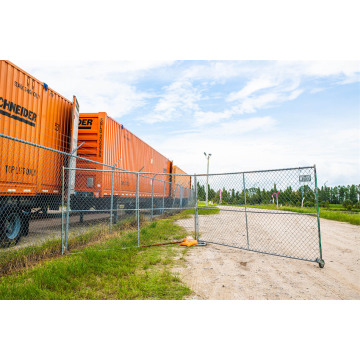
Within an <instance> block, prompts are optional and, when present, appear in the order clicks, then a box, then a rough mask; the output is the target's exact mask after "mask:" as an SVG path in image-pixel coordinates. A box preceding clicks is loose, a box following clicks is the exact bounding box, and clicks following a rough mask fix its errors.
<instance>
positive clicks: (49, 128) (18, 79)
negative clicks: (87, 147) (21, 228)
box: [0, 60, 78, 200]
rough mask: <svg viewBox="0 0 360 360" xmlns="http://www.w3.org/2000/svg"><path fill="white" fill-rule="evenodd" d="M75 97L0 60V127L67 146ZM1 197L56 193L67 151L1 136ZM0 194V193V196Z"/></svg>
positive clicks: (72, 135)
mask: <svg viewBox="0 0 360 360" xmlns="http://www.w3.org/2000/svg"><path fill="white" fill-rule="evenodd" d="M75 104H77V101H76V99H75V97H74V103H72V102H70V101H69V100H67V99H65V98H64V97H63V96H61V95H60V94H58V93H57V92H55V91H54V90H52V89H51V88H49V87H48V86H47V85H46V84H44V83H42V82H40V81H39V80H37V79H35V78H34V77H33V76H31V75H29V74H28V73H27V72H25V71H23V70H21V69H20V68H19V67H17V66H15V65H14V64H12V63H11V62H9V61H6V60H1V61H0V133H1V134H5V135H9V136H12V137H15V138H18V139H21V140H26V141H28V142H32V143H35V144H38V145H43V146H46V147H49V148H51V149H56V150H61V151H64V152H69V151H71V150H72V148H73V146H74V145H76V140H77V125H78V120H77V118H76V113H78V105H77V108H76V106H75ZM0 150H1V151H0V197H1V196H8V195H11V196H20V195H22V196H27V197H29V196H35V195H37V194H42V195H44V196H48V195H50V194H52V195H54V194H59V195H60V192H61V188H62V166H63V165H66V166H67V163H66V161H67V159H66V156H64V155H61V154H58V153H55V152H52V151H48V150H44V149H40V148H37V147H35V146H31V145H27V144H23V143H19V142H16V141H13V140H9V139H5V138H1V137H0ZM0 200H1V198H0Z"/></svg>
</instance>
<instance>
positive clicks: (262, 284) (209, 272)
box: [174, 212, 360, 300]
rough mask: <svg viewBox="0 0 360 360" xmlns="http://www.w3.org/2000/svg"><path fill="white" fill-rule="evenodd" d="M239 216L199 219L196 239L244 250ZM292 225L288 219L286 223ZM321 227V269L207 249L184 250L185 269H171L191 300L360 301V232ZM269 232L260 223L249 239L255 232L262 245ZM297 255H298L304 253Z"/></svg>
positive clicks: (189, 222)
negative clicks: (237, 245) (228, 243)
mask: <svg viewBox="0 0 360 360" xmlns="http://www.w3.org/2000/svg"><path fill="white" fill-rule="evenodd" d="M239 215H242V214H233V213H226V212H221V213H220V214H218V215H203V216H202V215H200V216H199V223H200V239H201V238H203V239H204V240H205V239H206V240H212V239H214V238H216V239H218V241H219V242H221V243H226V241H224V239H225V238H229V237H230V238H232V239H234V238H237V239H239V241H240V244H241V246H243V245H244V244H245V243H246V240H245V238H244V234H243V233H242V231H240V229H243V225H244V224H243V222H242V220H241V219H240V220H239ZM255 215H256V216H260V214H259V215H258V214H255ZM234 216H236V217H237V218H236V219H234ZM211 217H214V218H211ZM215 220H217V221H215ZM248 220H249V219H248ZM297 220H298V218H297V217H293V218H291V222H293V221H294V222H295V221H297ZM193 224H194V219H186V220H181V222H180V223H179V225H182V226H184V227H186V228H188V229H189V230H190V229H191V228H192V227H193ZM320 224H321V234H322V245H323V259H324V260H325V263H326V264H325V267H324V268H323V269H320V268H319V266H318V264H317V263H313V262H308V261H301V260H294V259H288V258H283V257H278V256H272V255H265V254H261V253H254V252H249V251H246V250H240V249H235V248H231V247H226V246H221V245H214V244H208V245H206V246H193V247H191V248H189V251H188V253H187V255H186V263H185V266H182V267H180V266H178V267H175V268H174V272H176V273H178V274H179V276H180V278H181V280H182V281H184V282H185V283H186V284H187V285H188V286H189V287H190V288H191V289H192V290H193V291H194V294H193V295H192V296H191V297H190V299H199V300H202V299H212V300H252V299H256V300H267V299H269V300H275V299H276V300H278V299H281V300H290V299H298V300H301V299H302V300H307V299H309V300H316V299H322V300H327V299H329V300H330V299H360V246H359V245H360V227H359V226H356V225H351V224H347V223H342V222H337V221H331V220H325V219H321V220H320ZM250 225H251V224H249V229H250ZM255 225H256V226H255ZM294 225H296V223H294ZM308 225H309V228H311V227H313V225H312V224H311V223H309V224H308ZM268 227H269V223H268V222H267V219H266V220H264V221H262V222H261V221H260V218H259V219H258V221H257V222H256V224H255V223H253V230H252V232H251V234H254V231H255V230H256V229H257V231H258V234H257V235H258V236H260V237H261V238H262V239H264V238H266V236H267V237H269V236H272V234H271V231H270V232H266V229H268ZM309 231H310V232H311V231H314V229H312V230H311V229H310V230H309ZM249 234H250V232H249ZM214 235H216V236H214ZM229 235H230V236H229ZM221 236H223V237H221ZM275 237H276V233H275ZM241 239H243V240H241ZM253 239H254V237H253ZM241 241H242V242H241ZM260 244H264V245H266V242H263V243H260ZM281 246H282V245H281V244H280V245H279V247H278V248H277V249H281ZM283 249H284V250H287V249H288V248H283ZM295 250H296V249H295ZM298 251H299V254H300V253H301V252H304V249H301V248H300V250H298Z"/></svg>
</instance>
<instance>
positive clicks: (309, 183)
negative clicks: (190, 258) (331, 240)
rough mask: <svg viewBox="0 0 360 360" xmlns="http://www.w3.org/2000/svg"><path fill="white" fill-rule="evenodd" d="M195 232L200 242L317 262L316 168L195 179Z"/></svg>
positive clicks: (208, 176) (320, 260)
mask: <svg viewBox="0 0 360 360" xmlns="http://www.w3.org/2000/svg"><path fill="white" fill-rule="evenodd" d="M196 181H197V184H196V186H197V195H198V200H199V204H200V206H199V209H200V210H199V211H201V210H202V211H204V210H205V209H208V210H211V206H212V205H216V206H217V208H218V210H217V212H218V213H217V214H214V215H212V216H205V215H201V213H200V215H199V220H198V233H199V239H200V240H201V241H203V242H208V243H216V244H220V245H225V246H231V247H236V248H240V249H244V250H249V251H254V252H259V253H265V254H271V255H277V256H283V257H289V258H295V259H301V260H308V261H315V262H318V263H319V265H320V266H323V265H324V262H323V260H322V250H321V238H320V222H319V213H318V198H317V184H316V169H315V166H314V167H303V168H293V169H281V170H266V171H254V172H242V173H232V174H218V175H197V177H196Z"/></svg>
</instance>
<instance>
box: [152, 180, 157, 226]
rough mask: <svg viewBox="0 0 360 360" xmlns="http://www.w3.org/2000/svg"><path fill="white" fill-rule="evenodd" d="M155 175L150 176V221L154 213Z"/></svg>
mask: <svg viewBox="0 0 360 360" xmlns="http://www.w3.org/2000/svg"><path fill="white" fill-rule="evenodd" d="M155 178H156V175H155V176H154V177H153V178H152V187H151V221H153V215H154V182H155Z"/></svg>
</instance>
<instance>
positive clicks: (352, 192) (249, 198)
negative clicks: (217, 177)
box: [197, 182, 360, 208]
mask: <svg viewBox="0 0 360 360" xmlns="http://www.w3.org/2000/svg"><path fill="white" fill-rule="evenodd" d="M197 192H198V199H199V200H200V201H205V200H206V188H205V185H201V184H200V183H199V182H198V183H197ZM277 192H279V194H278V202H279V205H283V206H299V207H313V206H315V205H316V196H315V191H314V189H311V188H310V187H309V186H308V185H303V186H301V187H299V188H298V189H296V190H295V189H292V187H291V186H289V187H287V188H286V189H285V190H278V189H277V188H276V184H274V186H273V187H272V188H271V189H269V190H265V189H264V188H263V189H260V187H252V188H248V189H246V203H247V204H249V205H260V204H271V203H274V204H276V195H274V196H273V194H274V193H277ZM221 195H222V201H221V202H222V203H225V204H237V205H243V204H245V194H244V190H242V191H239V190H235V189H225V188H222V189H221ZM318 198H319V205H320V206H322V207H329V205H330V204H342V205H343V206H344V207H346V208H351V207H357V208H359V207H360V203H359V198H360V185H348V186H334V187H330V186H322V187H321V188H318ZM208 200H209V201H212V202H213V203H220V195H219V189H218V190H214V189H212V188H211V186H210V185H208Z"/></svg>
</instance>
